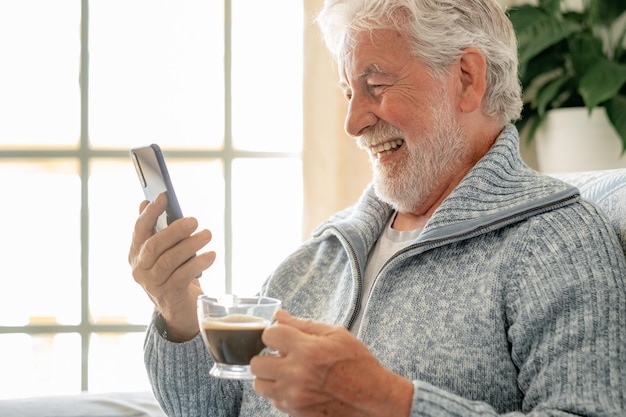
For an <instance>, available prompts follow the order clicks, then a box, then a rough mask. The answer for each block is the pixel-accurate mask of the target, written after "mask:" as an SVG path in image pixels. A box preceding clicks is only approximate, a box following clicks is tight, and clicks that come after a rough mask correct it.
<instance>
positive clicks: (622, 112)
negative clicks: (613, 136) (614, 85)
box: [605, 94, 626, 155]
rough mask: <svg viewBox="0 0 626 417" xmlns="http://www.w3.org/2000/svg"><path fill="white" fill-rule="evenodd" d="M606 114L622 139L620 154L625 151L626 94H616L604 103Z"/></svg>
mask: <svg viewBox="0 0 626 417" xmlns="http://www.w3.org/2000/svg"><path fill="white" fill-rule="evenodd" d="M605 107H606V115H607V116H608V118H609V120H610V121H611V124H612V125H613V127H614V128H615V131H617V134H618V136H619V137H620V139H621V140H622V155H623V154H624V152H626V96H624V95H621V94H618V95H617V96H615V97H613V98H612V99H611V100H609V101H608V102H607V103H606V105H605Z"/></svg>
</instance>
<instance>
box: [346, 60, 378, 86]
mask: <svg viewBox="0 0 626 417" xmlns="http://www.w3.org/2000/svg"><path fill="white" fill-rule="evenodd" d="M382 72H384V71H383V70H382V69H381V68H380V67H379V66H378V64H371V65H368V66H367V68H365V70H363V71H362V72H361V73H359V75H358V76H357V79H362V78H367V77H369V76H370V75H372V74H380V73H382ZM338 86H339V88H341V89H346V88H348V84H347V83H346V82H345V81H343V80H342V81H339V83H338Z"/></svg>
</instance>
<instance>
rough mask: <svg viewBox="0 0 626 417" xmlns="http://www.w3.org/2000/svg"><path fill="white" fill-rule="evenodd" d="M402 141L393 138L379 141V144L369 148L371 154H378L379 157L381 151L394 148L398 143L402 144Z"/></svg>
mask: <svg viewBox="0 0 626 417" xmlns="http://www.w3.org/2000/svg"><path fill="white" fill-rule="evenodd" d="M402 143H404V141H403V140H402V139H395V140H392V141H389V142H385V143H381V144H380V145H377V146H372V147H371V148H370V152H371V153H372V155H378V156H379V157H380V156H382V155H381V154H382V153H383V152H386V151H390V150H391V149H395V148H397V147H399V146H400V145H402Z"/></svg>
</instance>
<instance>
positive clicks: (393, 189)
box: [368, 97, 469, 213]
mask: <svg viewBox="0 0 626 417" xmlns="http://www.w3.org/2000/svg"><path fill="white" fill-rule="evenodd" d="M450 107H451V106H450V104H449V102H448V101H447V100H445V99H444V98H443V97H441V100H439V103H437V104H435V105H434V107H433V108H432V120H433V121H434V125H433V127H432V130H431V132H429V133H427V134H426V135H425V136H424V137H423V138H421V140H420V141H419V144H415V143H410V142H408V141H406V140H405V142H404V145H403V147H404V148H405V149H404V152H405V155H404V156H405V157H404V158H402V159H400V160H396V161H394V162H393V163H391V164H390V163H386V164H385V165H381V164H378V163H377V160H376V158H375V156H371V159H370V161H371V163H372V170H373V173H374V178H373V182H374V190H375V192H376V195H377V196H378V197H379V198H380V199H381V200H383V201H385V202H387V203H388V204H390V205H391V206H392V207H393V208H394V209H395V210H397V211H399V212H408V213H417V212H419V210H420V207H422V206H423V205H424V204H425V203H426V202H427V201H428V199H429V198H431V196H432V193H433V192H434V191H435V190H436V189H437V187H438V186H440V183H441V182H442V181H443V180H444V179H445V178H447V177H448V176H449V175H450V173H452V172H454V171H455V170H457V169H458V167H459V165H460V162H461V161H463V160H466V159H467V155H468V153H469V149H468V147H467V143H466V141H465V136H464V134H463V130H462V129H461V128H460V127H459V126H458V124H457V123H456V120H455V119H454V116H453V112H452V109H451V108H450ZM372 136H376V137H378V138H379V139H378V140H382V138H385V139H387V138H390V137H397V138H400V137H404V135H403V133H402V132H401V131H399V130H398V129H396V128H395V127H393V126H390V125H386V124H385V125H383V126H381V127H380V128H377V129H375V131H374V132H372ZM368 141H370V143H376V142H375V140H372V139H371V138H370V139H369V140H368Z"/></svg>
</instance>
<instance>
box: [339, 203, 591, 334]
mask: <svg viewBox="0 0 626 417" xmlns="http://www.w3.org/2000/svg"><path fill="white" fill-rule="evenodd" d="M579 196H580V195H579V194H574V195H571V196H568V197H565V198H562V199H560V200H557V201H553V202H550V203H546V204H542V205H540V206H536V207H533V208H529V209H527V210H524V211H521V212H519V213H517V214H515V215H512V216H508V217H504V218H502V219H499V220H495V221H493V222H491V223H488V224H484V225H482V226H479V227H477V228H476V229H474V230H472V231H470V232H464V233H461V234H458V235H453V236H446V237H442V238H439V239H434V240H429V241H427V242H420V243H415V244H413V245H409V246H407V247H405V248H403V249H401V250H399V251H398V252H396V253H395V254H394V255H392V256H391V258H389V259H388V260H387V261H386V262H385V263H384V264H383V266H382V267H381V268H380V272H382V271H383V270H384V269H385V268H386V267H387V265H389V264H390V263H391V262H392V261H393V260H394V259H396V258H398V257H400V256H402V255H403V254H404V253H406V252H409V251H412V250H414V249H418V248H421V247H424V246H429V245H431V246H440V245H441V244H443V243H445V242H446V241H452V240H463V239H464V238H470V237H472V236H477V235H480V234H482V233H481V232H482V231H483V230H485V229H489V228H492V227H493V226H496V225H498V224H501V223H505V222H507V221H509V220H512V219H516V218H527V217H526V216H527V215H528V214H530V213H536V214H539V213H542V212H545V211H547V209H549V208H552V209H557V208H560V207H563V206H566V205H567V203H568V202H569V201H570V200H574V199H576V198H578V197H579ZM512 223H513V222H511V224H512ZM338 233H340V232H339V231H338ZM342 236H343V235H342ZM344 239H345V237H344ZM348 245H349V246H350V248H351V249H352V246H351V245H350V244H349V243H348ZM352 254H354V249H352ZM360 271H361V270H360V269H359V293H358V295H359V297H358V300H357V307H358V309H356V310H355V311H354V312H353V313H352V317H351V318H350V322H349V324H348V329H349V328H350V327H352V325H353V324H354V321H355V320H356V315H357V313H358V311H359V309H360V308H361V305H362V302H361V297H362V294H361V292H362V291H363V288H362V287H363V284H362V282H361V280H362V278H361V274H360ZM380 272H379V273H378V274H377V275H376V277H375V278H374V282H373V283H372V290H371V291H370V293H369V295H368V296H367V301H366V303H365V305H368V304H369V302H370V299H371V298H372V293H373V292H374V288H375V287H376V282H377V281H378V277H379V276H380Z"/></svg>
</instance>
